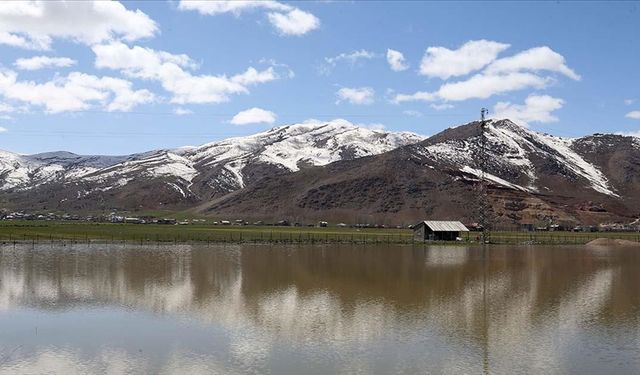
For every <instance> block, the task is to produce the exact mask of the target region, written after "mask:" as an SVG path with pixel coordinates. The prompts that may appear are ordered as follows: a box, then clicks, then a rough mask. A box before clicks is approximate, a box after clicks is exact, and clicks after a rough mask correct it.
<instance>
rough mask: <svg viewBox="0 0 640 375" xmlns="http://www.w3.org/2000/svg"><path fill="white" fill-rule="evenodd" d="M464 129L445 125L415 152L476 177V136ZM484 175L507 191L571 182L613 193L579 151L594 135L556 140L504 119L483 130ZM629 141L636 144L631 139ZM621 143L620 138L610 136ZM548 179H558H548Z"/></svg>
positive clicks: (547, 188)
mask: <svg viewBox="0 0 640 375" xmlns="http://www.w3.org/2000/svg"><path fill="white" fill-rule="evenodd" d="M465 130H468V129H464V128H460V129H458V128H453V129H449V130H447V131H445V132H443V133H441V134H440V135H438V136H437V137H434V138H432V139H430V140H428V141H426V142H425V143H426V144H425V147H424V148H423V149H421V150H420V149H419V150H418V151H417V152H421V153H423V155H424V156H426V157H428V158H430V159H432V160H433V161H434V162H437V163H439V164H440V165H445V166H447V167H449V168H457V169H459V170H460V171H461V172H464V173H465V174H470V175H474V176H475V177H479V176H480V170H479V167H478V163H477V158H478V155H479V149H480V147H481V145H480V138H479V137H478V136H477V135H476V136H469V135H468V134H466V133H465ZM485 136H486V138H485V139H486V146H485V147H486V160H487V172H488V173H487V174H486V175H485V177H486V178H487V179H489V180H491V181H493V182H494V183H497V184H500V185H503V186H504V187H508V188H511V189H516V190H522V191H528V192H532V193H544V192H549V191H553V190H557V189H558V188H559V186H556V185H557V183H561V185H562V184H564V183H566V182H573V183H575V185H574V187H578V186H580V187H586V188H588V189H591V190H593V191H595V192H598V193H601V194H605V195H609V196H612V197H617V196H619V195H618V192H617V189H616V187H615V186H614V185H613V184H612V182H611V181H609V179H608V178H607V176H606V175H605V174H604V173H603V171H602V170H601V167H600V166H599V165H597V164H596V163H592V162H590V161H589V160H588V158H587V155H583V154H584V145H585V144H588V143H590V142H591V143H593V142H594V141H595V140H598V139H599V138H600V136H599V135H595V136H589V137H583V138H562V137H555V136H551V135H547V134H541V133H537V132H533V131H530V130H527V129H525V128H523V127H521V126H518V125H516V124H514V123H513V122H511V121H509V120H499V121H495V120H490V121H488V123H487V127H486V131H485ZM627 140H628V141H629V140H631V141H632V143H631V144H635V145H636V146H639V145H640V144H639V143H638V142H637V141H635V143H634V142H633V139H632V138H628V139H627ZM621 141H624V137H619V138H618V139H616V140H615V142H616V143H620V142H621ZM554 178H557V179H560V181H554Z"/></svg>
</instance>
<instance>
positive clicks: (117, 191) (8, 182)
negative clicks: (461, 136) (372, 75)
mask: <svg viewBox="0 0 640 375" xmlns="http://www.w3.org/2000/svg"><path fill="white" fill-rule="evenodd" d="M422 139H423V138H422V137H420V136H418V135H416V134H412V133H390V132H383V131H374V130H370V129H366V128H362V127H358V126H355V125H353V124H351V123H349V122H347V121H345V120H334V121H330V122H327V123H319V122H314V123H303V124H295V125H289V126H282V127H278V128H274V129H271V130H269V131H266V132H263V133H259V134H255V135H252V136H248V137H238V138H230V139H227V140H223V141H219V142H213V143H209V144H205V145H202V146H198V147H183V148H178V149H173V150H157V151H150V152H147V153H141V154H134V155H127V156H115V157H108V156H79V155H75V154H71V153H65V152H56V153H48V154H38V155H27V156H25V155H18V154H13V153H8V152H2V154H0V190H3V191H4V192H5V194H6V195H8V196H10V197H11V198H12V199H13V200H14V201H15V203H16V204H15V205H16V206H20V205H22V206H27V207H31V206H32V204H30V202H31V201H33V199H31V198H32V197H35V196H36V195H39V197H38V198H39V201H38V203H39V204H40V205H39V207H43V206H44V204H43V203H45V202H46V203H47V207H60V208H70V209H79V208H85V207H91V206H92V204H91V201H92V200H93V201H94V202H96V204H94V206H96V207H98V206H99V207H104V206H105V205H109V206H112V207H122V208H132V206H131V205H130V203H129V202H131V203H133V208H139V207H146V208H149V207H152V208H160V207H166V206H167V205H169V206H177V207H181V208H183V207H187V206H189V205H191V204H193V203H194V202H197V201H202V200H208V199H211V198H214V197H218V196H222V195H224V194H228V193H229V192H232V191H235V190H238V189H241V188H243V187H244V186H246V185H248V184H252V183H254V182H256V181H259V180H260V179H261V178H262V177H264V176H268V175H274V174H276V175H277V174H286V173H291V172H294V171H298V170H300V169H304V168H308V167H311V166H317V165H325V164H328V163H331V162H334V161H339V160H349V159H354V158H358V157H362V156H367V155H373V154H379V153H383V152H386V151H389V150H392V149H394V148H397V147H400V146H403V145H407V144H410V143H415V142H418V141H420V140H422ZM43 196H46V197H47V198H43ZM79 201H82V202H79ZM134 202H136V203H134ZM36 206H38V205H36Z"/></svg>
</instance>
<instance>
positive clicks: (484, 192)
mask: <svg viewBox="0 0 640 375" xmlns="http://www.w3.org/2000/svg"><path fill="white" fill-rule="evenodd" d="M488 113H489V111H488V110H487V109H486V108H482V109H480V142H479V143H480V145H479V146H480V150H479V152H478V155H477V157H476V163H477V165H478V167H479V168H478V169H480V183H479V184H478V189H479V192H478V193H479V194H478V218H479V223H478V224H480V226H481V227H482V236H481V238H482V243H483V244H486V243H489V242H491V220H490V218H489V216H490V211H491V204H490V203H489V193H488V184H487V178H486V173H487V161H488V153H487V135H486V131H487V121H486V119H485V117H486V115H487V114H488Z"/></svg>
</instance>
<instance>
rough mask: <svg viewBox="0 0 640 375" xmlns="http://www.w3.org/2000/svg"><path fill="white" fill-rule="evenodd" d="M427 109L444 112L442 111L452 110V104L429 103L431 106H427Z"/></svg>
mask: <svg viewBox="0 0 640 375" xmlns="http://www.w3.org/2000/svg"><path fill="white" fill-rule="evenodd" d="M429 107H431V108H433V109H435V110H436V111H444V110H447V109H451V108H453V104H449V103H440V104H435V103H431V104H429Z"/></svg>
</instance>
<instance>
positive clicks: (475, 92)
mask: <svg viewBox="0 0 640 375" xmlns="http://www.w3.org/2000/svg"><path fill="white" fill-rule="evenodd" d="M550 81H551V79H550V78H544V77H540V76H537V75H535V74H530V73H508V74H504V75H485V74H477V75H475V76H473V77H471V78H469V79H468V80H465V81H459V82H453V83H446V84H444V85H442V86H441V87H440V89H439V90H438V92H437V96H438V97H439V98H441V99H443V100H453V101H462V100H467V99H486V98H488V97H491V96H493V95H496V94H502V93H506V92H510V91H517V90H522V89H525V88H536V89H539V88H543V87H545V86H546V85H547V84H548V83H549V82H550Z"/></svg>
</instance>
